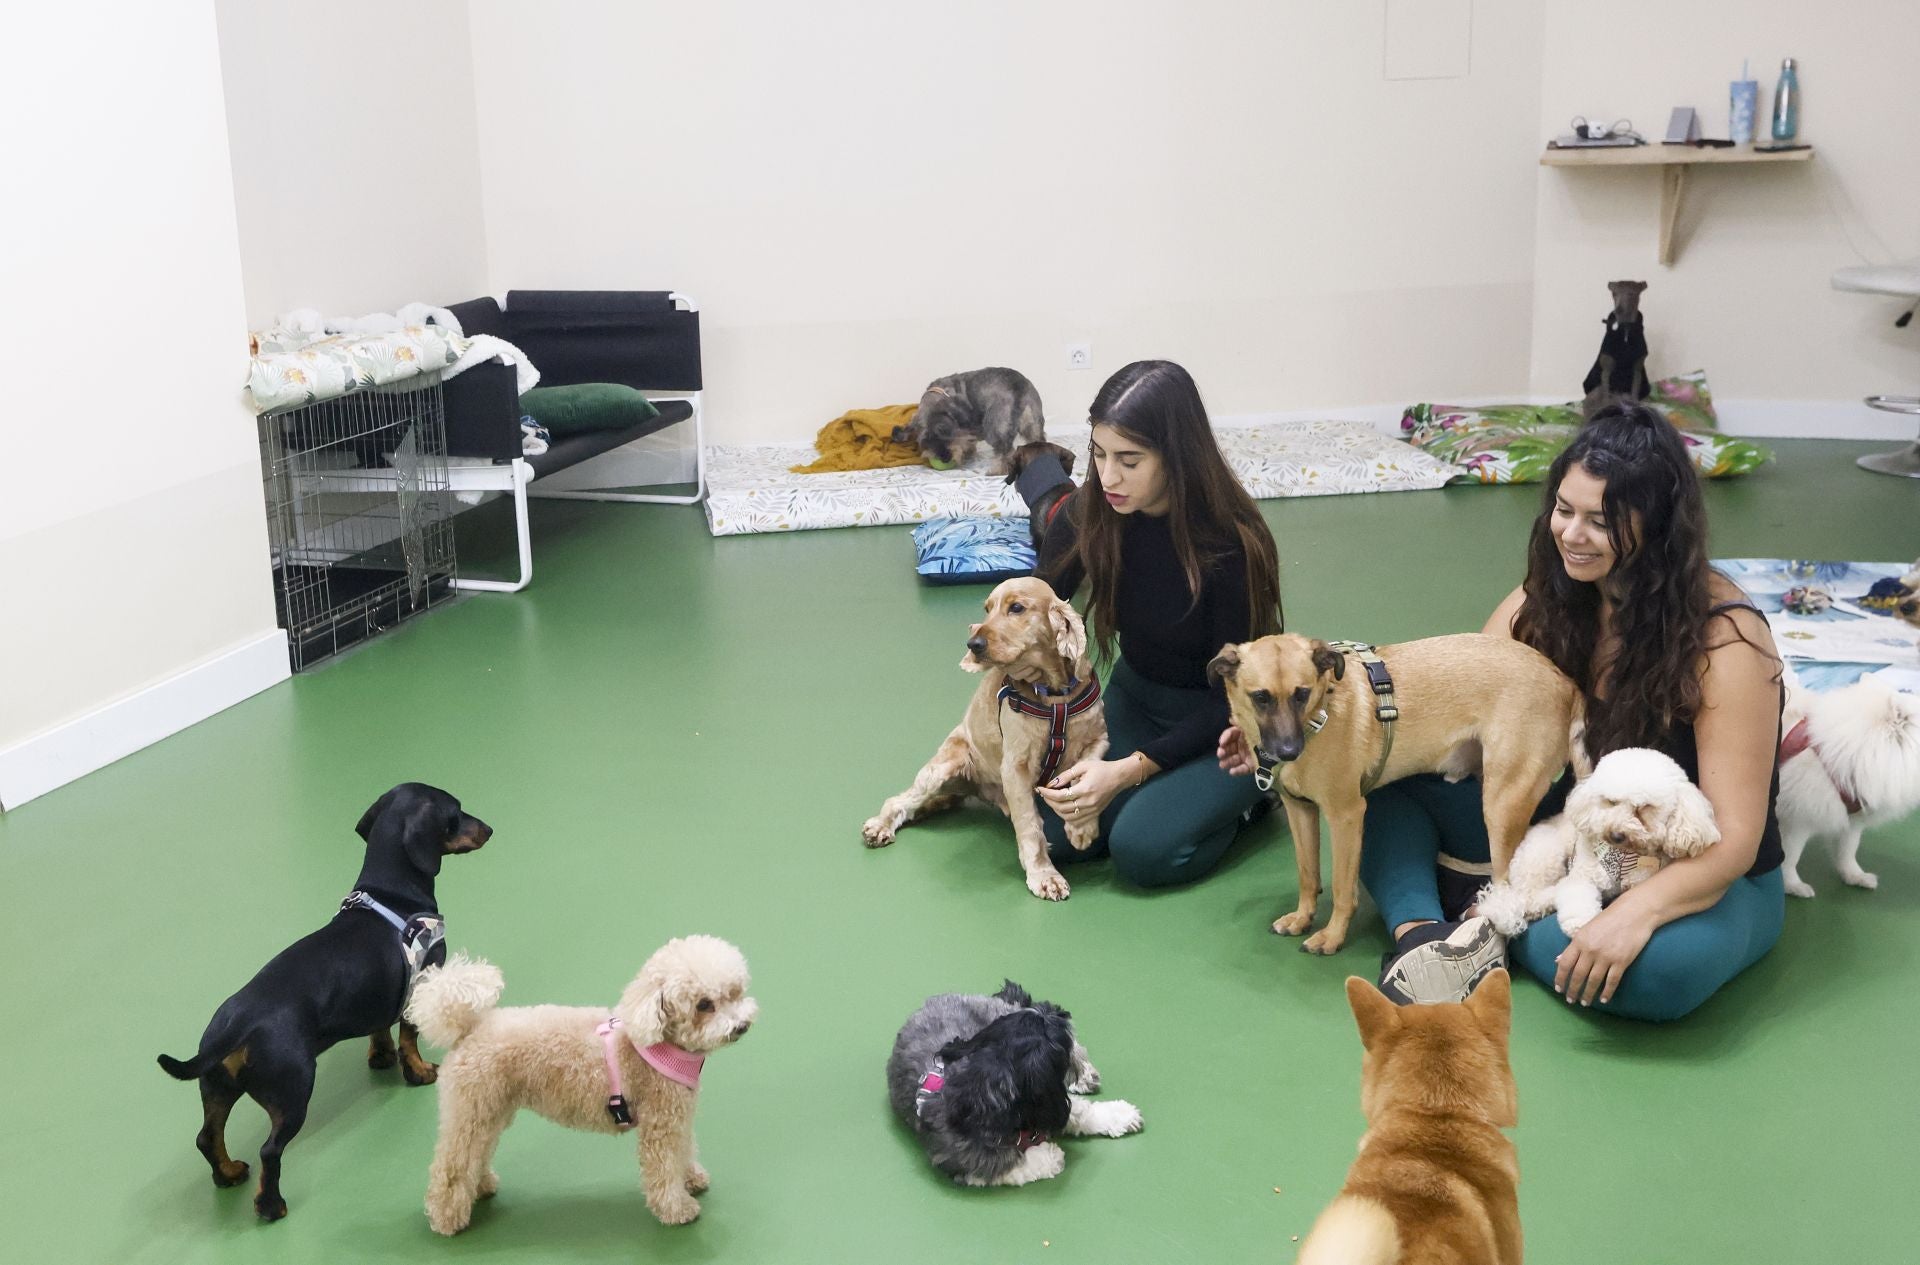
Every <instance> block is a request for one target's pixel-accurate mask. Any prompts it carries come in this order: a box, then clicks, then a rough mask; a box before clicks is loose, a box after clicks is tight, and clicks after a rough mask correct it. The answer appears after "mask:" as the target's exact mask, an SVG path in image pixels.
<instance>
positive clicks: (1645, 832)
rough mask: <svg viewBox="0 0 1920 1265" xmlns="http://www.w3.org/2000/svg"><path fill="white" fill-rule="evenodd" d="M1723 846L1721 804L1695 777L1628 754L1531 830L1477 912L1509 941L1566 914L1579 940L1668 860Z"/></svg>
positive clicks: (1667, 763) (1609, 762) (1567, 926)
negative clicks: (1717, 817) (1717, 814)
mask: <svg viewBox="0 0 1920 1265" xmlns="http://www.w3.org/2000/svg"><path fill="white" fill-rule="evenodd" d="M1718 842H1720V828H1719V826H1718V825H1716V824H1715V822H1714V819H1713V805H1712V804H1711V803H1709V802H1708V801H1707V797H1706V796H1705V795H1702V794H1701V793H1700V788H1699V787H1697V786H1695V785H1694V784H1693V783H1692V782H1691V781H1689V780H1688V779H1687V774H1686V770H1684V769H1682V768H1681V767H1680V766H1679V765H1678V764H1675V763H1674V762H1673V761H1672V760H1671V759H1669V758H1668V757H1666V756H1665V755H1662V754H1661V753H1660V752H1658V751H1653V750H1649V749H1647V748H1645V747H1623V748H1621V749H1620V750H1618V751H1612V752H1609V753H1607V754H1606V755H1605V756H1603V757H1602V758H1601V760H1600V762H1599V763H1598V764H1596V765H1594V767H1593V773H1592V775H1591V776H1589V777H1588V778H1587V779H1586V780H1585V781H1584V782H1582V783H1580V785H1578V786H1576V787H1574V788H1573V791H1572V793H1571V794H1569V795H1568V796H1567V809H1566V811H1565V812H1563V813H1561V814H1560V815H1559V816H1558V817H1554V818H1551V819H1550V820H1547V821H1543V822H1541V823H1540V824H1539V825H1537V826H1535V827H1534V828H1533V829H1531V830H1529V831H1528V832H1527V835H1526V838H1524V839H1522V840H1521V841H1520V846H1519V848H1518V849H1516V850H1515V851H1514V854H1513V864H1512V865H1511V866H1509V867H1508V870H1507V879H1506V881H1505V882H1496V883H1491V884H1489V885H1488V886H1486V887H1484V888H1482V889H1481V891H1480V899H1479V902H1478V910H1479V912H1480V913H1482V914H1485V915H1486V916H1487V918H1489V919H1490V920H1491V921H1492V922H1493V925H1494V927H1495V928H1496V929H1497V930H1498V931H1499V932H1500V933H1501V934H1502V935H1507V936H1517V935H1519V934H1520V933H1521V932H1523V931H1525V930H1526V929H1527V924H1528V923H1530V922H1533V921H1534V920H1536V919H1539V918H1543V917H1545V916H1546V915H1547V914H1549V913H1551V912H1553V911H1554V910H1558V911H1559V913H1560V929H1561V930H1562V931H1564V932H1566V933H1567V934H1568V935H1572V934H1573V933H1574V932H1576V931H1578V930H1580V928H1582V927H1584V926H1586V925H1587V924H1588V923H1589V922H1592V921H1593V918H1594V915H1596V914H1598V913H1599V912H1600V909H1601V906H1603V905H1605V904H1606V903H1607V902H1608V901H1610V900H1612V899H1613V898H1614V897H1616V896H1618V895H1619V894H1620V893H1621V892H1623V891H1626V890H1627V889H1628V888H1630V887H1633V886H1635V885H1636V884H1638V883H1640V882H1642V881H1644V880H1645V879H1646V878H1647V877H1648V876H1649V875H1651V874H1653V873H1654V872H1655V871H1656V870H1658V869H1659V868H1660V867H1661V866H1662V865H1665V864H1666V863H1667V862H1668V861H1678V860H1680V859H1681V858H1683V857H1694V856H1699V855H1700V854H1701V853H1702V852H1705V851H1706V850H1707V849H1708V848H1709V847H1711V846H1712V845H1714V844H1716V843H1718Z"/></svg>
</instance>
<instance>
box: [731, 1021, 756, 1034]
mask: <svg viewBox="0 0 1920 1265" xmlns="http://www.w3.org/2000/svg"><path fill="white" fill-rule="evenodd" d="M752 1026H753V1020H751V1019H749V1020H747V1021H746V1022H745V1023H736V1024H734V1025H733V1035H734V1036H735V1037H744V1036H746V1035H747V1029H748V1028H751V1027H752Z"/></svg>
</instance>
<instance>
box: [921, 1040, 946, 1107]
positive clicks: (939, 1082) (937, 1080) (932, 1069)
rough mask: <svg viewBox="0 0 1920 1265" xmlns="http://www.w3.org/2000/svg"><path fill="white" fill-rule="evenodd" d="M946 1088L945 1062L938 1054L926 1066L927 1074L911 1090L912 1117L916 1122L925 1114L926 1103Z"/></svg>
mask: <svg viewBox="0 0 1920 1265" xmlns="http://www.w3.org/2000/svg"><path fill="white" fill-rule="evenodd" d="M946 1087H947V1061H946V1060H945V1059H943V1058H941V1057H940V1056H939V1055H938V1054H936V1055H934V1056H933V1062H931V1063H929V1064H928V1065H927V1074H926V1075H925V1076H922V1077H921V1078H920V1083H919V1084H918V1085H916V1086H914V1090H913V1117H914V1119H916V1120H918V1119H919V1118H920V1117H921V1116H922V1115H924V1114H925V1113H926V1109H927V1103H928V1101H929V1100H930V1099H932V1098H933V1097H934V1095H936V1094H938V1093H939V1092H940V1091H941V1090H943V1089H945V1088H946Z"/></svg>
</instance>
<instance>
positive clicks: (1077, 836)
mask: <svg viewBox="0 0 1920 1265" xmlns="http://www.w3.org/2000/svg"><path fill="white" fill-rule="evenodd" d="M1099 839H1100V823H1099V822H1098V821H1093V822H1090V823H1088V824H1087V825H1084V826H1068V827H1067V844H1068V846H1069V847H1071V848H1072V849H1073V850H1074V851H1075V852H1085V851H1087V850H1088V849H1089V848H1091V847H1093V845H1094V844H1095V843H1097V842H1099Z"/></svg>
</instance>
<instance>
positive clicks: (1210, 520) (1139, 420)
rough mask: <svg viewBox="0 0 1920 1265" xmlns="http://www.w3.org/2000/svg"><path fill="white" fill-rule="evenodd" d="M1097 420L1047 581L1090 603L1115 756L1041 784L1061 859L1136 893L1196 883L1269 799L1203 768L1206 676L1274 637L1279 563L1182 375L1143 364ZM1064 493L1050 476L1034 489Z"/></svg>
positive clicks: (1207, 741)
mask: <svg viewBox="0 0 1920 1265" xmlns="http://www.w3.org/2000/svg"><path fill="white" fill-rule="evenodd" d="M1089 414H1090V419H1091V421H1092V422H1093V435H1092V440H1091V442H1090V444H1089V445H1088V456H1089V458H1090V461H1089V462H1088V473H1087V479H1086V482H1084V483H1083V484H1081V485H1080V487H1079V488H1077V489H1076V490H1075V491H1074V492H1073V494H1072V496H1071V498H1070V499H1069V500H1068V501H1067V502H1066V504H1065V506H1064V507H1063V508H1062V509H1061V510H1060V511H1059V512H1058V513H1056V514H1054V516H1053V519H1052V522H1051V523H1050V524H1049V525H1048V527H1047V532H1046V536H1045V537H1044V539H1043V541H1042V543H1041V549H1040V564H1041V565H1040V570H1039V574H1040V575H1041V576H1042V577H1043V578H1045V579H1046V580H1047V581H1048V582H1050V583H1051V584H1052V585H1053V587H1054V590H1055V591H1056V592H1058V593H1059V594H1060V596H1061V597H1063V598H1071V597H1073V595H1074V594H1075V593H1076V592H1079V591H1080V590H1082V589H1084V590H1085V598H1086V600H1085V609H1086V615H1087V625H1088V627H1089V629H1090V630H1091V632H1092V636H1093V641H1094V646H1095V651H1096V653H1095V658H1096V661H1098V662H1099V663H1100V664H1102V665H1111V671H1110V673H1109V674H1108V677H1107V681H1106V707H1107V730H1108V735H1109V738H1110V739H1111V744H1112V745H1111V746H1110V747H1109V748H1108V751H1107V757H1106V758H1105V759H1103V760H1086V761H1082V762H1080V763H1078V764H1076V765H1074V766H1073V767H1072V768H1069V769H1066V770H1065V771H1063V772H1062V773H1061V774H1060V775H1059V776H1058V777H1057V778H1055V779H1054V780H1053V781H1052V783H1051V784H1049V785H1047V786H1043V787H1041V788H1039V794H1040V797H1041V804H1042V812H1041V815H1042V817H1043V819H1044V820H1045V822H1046V828H1047V839H1048V841H1049V843H1050V844H1051V845H1052V848H1051V851H1052V855H1053V860H1054V862H1055V863H1056V864H1067V863H1070V862H1074V861H1079V860H1085V859H1087V858H1089V857H1094V856H1100V855H1103V854H1109V853H1110V854H1111V855H1112V857H1113V863H1114V868H1115V869H1116V870H1117V871H1119V873H1120V875H1121V876H1122V877H1123V878H1125V879H1127V880H1128V881H1129V882H1132V883H1134V884H1136V885H1138V886H1141V887H1160V886H1166V885H1168V884H1173V883H1184V882H1189V881H1191V880H1193V879H1196V878H1199V877H1200V876H1201V875H1203V874H1206V873H1207V872H1208V871H1209V870H1211V869H1212V868H1213V867H1214V865H1215V864H1216V863H1217V862H1218V861H1219V860H1220V857H1221V855H1222V854H1223V853H1225V852H1226V850H1227V846H1228V845H1229V844H1231V843H1232V842H1233V838H1234V835H1235V833H1236V832H1237V831H1238V829H1239V827H1240V824H1241V822H1242V820H1243V819H1244V818H1245V817H1246V816H1247V815H1248V814H1249V812H1250V810H1252V809H1253V808H1254V807H1255V806H1256V805H1257V804H1258V803H1259V801H1260V794H1259V792H1258V791H1257V790H1256V789H1255V788H1254V787H1253V786H1252V784H1251V783H1250V782H1248V781H1245V780H1242V779H1237V778H1233V777H1229V776H1228V775H1226V774H1225V773H1223V772H1222V771H1221V770H1220V769H1219V768H1216V767H1215V765H1214V762H1213V760H1212V759H1211V758H1210V757H1211V756H1212V754H1213V751H1214V748H1215V746H1216V745H1217V743H1218V739H1219V735H1220V732H1221V731H1222V730H1223V729H1224V728H1225V727H1226V726H1227V723H1228V717H1227V698H1226V694H1225V692H1224V691H1223V690H1222V689H1221V688H1220V686H1218V685H1209V684H1208V682H1207V676H1206V670H1207V663H1208V661H1209V660H1211V659H1212V658H1213V656H1214V655H1215V654H1217V653H1219V650H1220V647H1221V646H1223V645H1225V644H1227V643H1228V642H1234V641H1246V640H1248V639H1249V638H1251V637H1260V636H1265V635H1266V634H1268V633H1275V632H1279V631H1280V626H1281V613H1280V568H1279V560H1278V556H1277V552H1276V550H1275V548H1274V543H1273V534H1272V533H1271V532H1269V531H1268V530H1267V524H1266V522H1265V520H1263V519H1262V518H1261V517H1260V511H1259V510H1258V509H1257V508H1256V507H1255V506H1254V503H1253V500H1252V498H1250V497H1249V496H1248V495H1247V493H1246V490H1245V489H1243V488H1242V487H1241V486H1240V483H1239V481H1238V480H1237V479H1236V478H1235V477H1234V474H1233V471H1232V469H1230V468H1229V467H1228V465H1227V462H1226V459H1225V458H1224V457H1223V456H1222V455H1221V453H1220V447H1219V445H1218V444H1217V443H1216V442H1215V441H1214V437H1213V427H1212V425H1211V423H1209V422H1208V420H1207V411H1206V408H1205V406H1204V405H1203V404H1202V403H1201V400H1200V390H1199V388H1198V387H1197V386H1195V385H1194V381H1193V378H1192V376H1191V375H1190V374H1188V373H1187V371H1186V370H1185V369H1183V368H1181V367H1180V366H1179V365H1177V364H1174V363H1172V362H1170V361H1166V360H1140V361H1135V362H1134V363H1133V364H1130V365H1127V366H1126V367H1125V368H1123V369H1120V370H1119V371H1118V372H1116V373H1115V374H1114V375H1113V376H1112V377H1111V378H1108V379H1107V381H1106V382H1105V383H1104V384H1103V385H1102V386H1101V388H1100V390H1099V392H1098V393H1097V394H1096V395H1095V396H1094V399H1093V405H1092V407H1091V408H1090V410H1089ZM1047 461H1048V462H1049V463H1051V462H1052V459H1051V458H1048V459H1047ZM1064 481H1065V475H1064V473H1062V472H1059V471H1058V467H1057V463H1056V464H1054V468H1053V469H1052V470H1050V471H1048V472H1047V473H1046V474H1045V476H1044V477H1041V476H1038V475H1036V476H1035V486H1036V487H1044V486H1057V485H1058V484H1059V483H1061V482H1064ZM1023 482H1025V480H1023ZM1116 647H1117V649H1118V653H1117V654H1116V653H1115V650H1116ZM1063 819H1064V820H1065V821H1084V820H1089V819H1096V820H1098V821H1099V823H1100V833H1099V837H1098V838H1097V840H1096V841H1095V844H1094V846H1093V847H1092V848H1091V849H1089V850H1088V851H1087V852H1085V853H1082V852H1076V851H1074V849H1073V848H1072V847H1070V846H1069V845H1068V844H1067V841H1066V830H1065V827H1064V825H1063Z"/></svg>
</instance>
